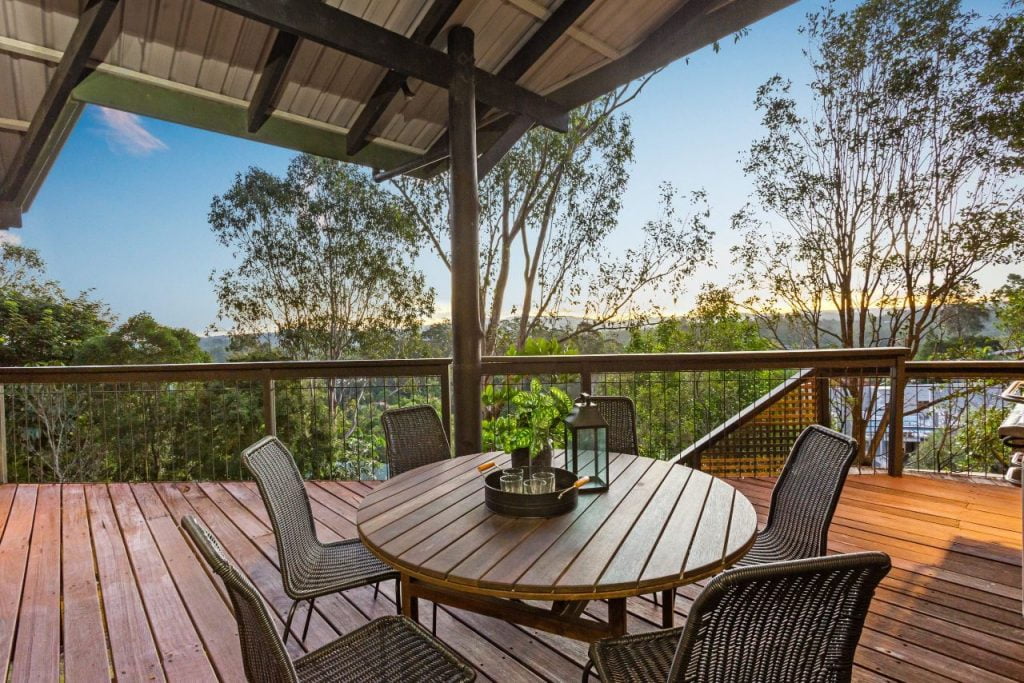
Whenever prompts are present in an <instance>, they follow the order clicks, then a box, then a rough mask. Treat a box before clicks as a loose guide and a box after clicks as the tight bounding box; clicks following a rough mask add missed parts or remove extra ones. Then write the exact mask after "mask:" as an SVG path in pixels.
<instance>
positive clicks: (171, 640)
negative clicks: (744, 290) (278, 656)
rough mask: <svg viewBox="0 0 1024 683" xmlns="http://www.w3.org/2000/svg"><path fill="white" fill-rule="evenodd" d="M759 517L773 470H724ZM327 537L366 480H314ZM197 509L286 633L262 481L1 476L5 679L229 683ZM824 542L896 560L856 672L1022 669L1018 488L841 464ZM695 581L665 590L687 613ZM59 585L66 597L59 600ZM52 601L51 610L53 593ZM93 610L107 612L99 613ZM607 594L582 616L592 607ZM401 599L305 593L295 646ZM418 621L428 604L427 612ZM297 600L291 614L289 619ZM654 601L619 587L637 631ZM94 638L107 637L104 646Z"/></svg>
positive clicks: (873, 677) (443, 629)
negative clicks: (195, 523)
mask: <svg viewBox="0 0 1024 683" xmlns="http://www.w3.org/2000/svg"><path fill="white" fill-rule="evenodd" d="M732 483H734V484H735V485H736V486H737V487H738V488H739V489H740V490H741V491H742V492H744V493H745V494H746V495H747V496H748V497H749V498H750V500H751V502H752V503H753V504H754V507H755V508H756V510H757V513H758V516H759V519H760V521H761V522H762V523H763V522H764V519H765V515H766V513H767V507H768V502H769V500H770V496H771V487H772V485H773V482H772V481H771V480H767V479H744V480H736V481H733V482H732ZM309 487H310V491H311V494H312V498H313V501H314V502H313V511H314V515H315V516H316V517H317V522H318V527H319V531H320V533H321V535H322V537H323V538H324V540H337V539H340V538H350V537H352V536H353V535H354V533H355V529H354V525H353V520H354V518H355V510H356V507H357V506H358V503H359V500H360V498H361V497H362V496H364V495H367V494H368V493H369V492H370V491H372V490H373V488H374V484H373V483H372V482H315V483H311V484H310V485H309ZM185 514H192V515H196V516H198V517H200V518H201V519H202V520H203V522H204V523H206V524H207V525H208V526H209V527H210V528H211V529H213V531H214V532H215V533H216V534H217V535H218V536H219V537H220V538H221V541H222V543H223V544H224V546H225V548H226V550H227V552H228V553H229V554H230V555H231V556H232V558H233V559H234V560H235V561H236V562H238V563H239V564H240V565H241V566H242V568H243V570H244V571H245V572H246V573H247V574H248V575H249V576H250V578H252V580H253V582H254V584H255V585H256V586H257V588H258V589H259V590H260V591H262V592H263V593H264V595H265V596H266V597H267V599H268V602H269V604H270V605H271V612H272V615H273V617H274V618H275V621H276V622H277V624H278V627H279V628H280V627H281V626H282V623H283V617H284V616H285V614H286V613H287V609H288V607H289V606H290V601H289V600H288V598H287V596H286V595H284V592H283V589H282V587H281V583H280V577H279V574H278V563H277V549H276V545H275V543H274V539H273V535H272V533H271V531H270V526H269V520H268V518H267V515H266V511H265V510H264V509H263V506H262V502H261V501H260V499H259V492H258V491H257V490H256V488H255V487H254V486H253V485H252V484H249V483H239V482H226V483H217V482H210V483H203V484H194V483H188V484H147V483H139V484H130V485H129V484H111V485H96V484H90V485H86V486H81V485H72V484H69V485H65V486H63V487H57V486H47V485H41V486H34V485H25V484H22V485H18V486H14V485H9V486H0V534H2V535H0V661H2V663H0V672H6V671H10V672H11V676H10V677H11V680H28V679H31V678H35V679H40V680H43V679H45V680H53V679H54V678H55V673H56V672H63V673H64V676H65V679H66V680H68V681H72V682H74V681H79V680H81V681H93V680H98V679H102V678H106V677H109V676H111V675H112V674H114V673H117V674H118V675H119V676H120V677H121V678H122V679H124V680H129V679H131V680H160V679H162V678H164V677H166V678H168V679H172V680H173V679H178V680H182V679H186V678H187V679H188V680H198V681H203V680H215V679H216V678H218V677H219V678H220V679H222V680H238V679H240V678H241V676H242V669H241V666H242V665H241V659H240V655H239V652H238V643H237V631H236V628H235V625H234V622H233V620H231V618H230V608H229V607H228V604H227V601H226V599H225V596H224V593H223V589H222V587H221V586H220V585H219V583H218V582H216V581H214V580H213V579H211V577H210V575H209V574H208V573H207V572H206V571H205V569H204V568H203V566H202V565H201V564H200V563H199V561H198V560H197V558H196V557H195V555H194V554H193V553H192V551H191V549H190V546H189V544H188V542H187V541H186V540H185V538H184V537H183V536H182V534H181V531H180V529H178V527H177V520H179V519H180V517H181V516H182V515H185ZM829 546H830V550H831V551H832V552H847V551H854V550H866V549H881V550H885V551H886V552H888V553H890V555H891V556H892V558H893V564H894V569H893V571H892V572H891V574H890V575H889V576H888V577H887V578H886V579H885V581H884V582H883V584H882V586H881V588H880V589H879V591H878V593H877V595H876V598H875V601H874V603H873V604H872V610H871V615H870V617H869V619H868V621H867V625H866V628H865V632H864V637H863V638H862V640H861V646H860V648H859V649H858V652H857V657H856V665H857V666H856V673H855V678H856V679H857V680H862V681H878V680H972V681H977V682H981V681H1008V680H1024V659H1022V658H1021V657H1018V656H1016V654H1015V653H1019V652H1022V651H1024V617H1022V616H1021V603H1020V598H1021V581H1020V580H1021V569H1020V552H1021V535H1020V498H1019V492H1018V491H1016V490H1014V489H1008V488H1003V487H998V486H993V485H991V484H981V483H964V482H958V481H950V480H945V479H932V478H925V477H919V476H906V477H903V478H902V479H893V478H890V477H886V476H883V475H859V476H858V475H853V476H851V477H850V478H849V481H848V484H847V489H846V491H845V492H844V495H843V499H842V501H841V502H840V505H839V507H838V509H837V512H836V517H835V521H834V523H833V527H832V533H831V536H830V544H829ZM704 583H706V582H701V583H700V584H697V585H691V586H684V587H682V588H680V590H679V591H678V599H677V601H676V613H677V623H682V621H683V619H685V617H686V614H687V612H688V611H689V608H690V605H691V604H692V601H693V599H694V598H695V597H696V596H697V595H698V594H699V593H700V590H701V585H703V584H704ZM58 598H59V599H60V601H59V602H58ZM61 605H63V610H61V609H60V606H61ZM101 607H102V609H101ZM604 609H605V605H604V604H603V603H592V604H591V605H590V607H589V608H588V610H587V614H588V615H590V616H594V617H600V616H601V615H602V614H603V612H604ZM394 612H395V603H394V585H393V584H386V585H383V586H381V592H380V596H379V597H378V598H376V599H374V595H373V589H372V588H368V587H367V588H359V589H354V590H351V591H347V592H345V593H343V594H340V595H335V596H330V597H328V598H323V599H320V600H318V601H317V604H316V611H315V613H314V616H313V623H312V626H311V627H310V635H309V639H308V641H307V643H305V646H304V647H303V646H300V645H299V644H298V643H296V641H295V640H294V639H292V640H290V642H289V644H288V645H289V651H290V652H291V654H292V656H298V655H300V654H301V653H302V652H303V651H306V650H308V649H312V648H314V647H317V646H319V645H321V644H323V643H325V642H328V641H329V640H331V639H332V638H334V637H336V636H337V635H338V634H339V633H344V632H347V631H349V630H351V629H354V628H357V627H358V626H360V625H362V624H364V623H366V622H367V621H368V620H369V619H372V618H375V617H378V616H382V615H385V614H393V613H394ZM421 615H422V619H423V622H424V624H425V625H427V626H429V625H430V620H431V610H430V609H429V608H427V609H421ZM304 618H305V608H300V609H299V611H298V614H297V615H296V620H295V621H296V625H297V626H295V627H293V628H295V630H296V631H299V630H301V623H302V621H303V620H304ZM660 619H661V608H660V607H658V606H656V605H655V604H654V603H653V601H652V600H651V599H650V597H649V596H644V597H641V598H635V599H631V600H630V601H629V605H628V623H629V628H630V630H631V631H646V630H651V629H654V628H656V627H657V624H658V623H660ZM438 633H439V634H440V636H441V637H442V638H443V639H444V640H445V641H446V642H448V643H449V644H450V645H451V646H452V647H454V648H455V649H456V650H458V651H459V652H461V653H462V654H463V655H464V656H465V657H466V659H467V660H469V661H470V662H471V663H472V664H473V665H474V666H475V667H477V669H478V670H479V672H480V677H479V680H482V681H487V680H501V681H574V680H579V675H580V672H581V669H582V665H583V664H584V662H585V659H586V650H587V648H586V646H585V645H584V644H582V643H578V642H575V641H571V640H567V639H565V638H561V637H558V636H553V635H550V634H545V633H540V632H538V631H535V630H532V629H529V628H524V627H520V626H516V625H512V624H507V623H504V622H499V621H496V620H494V619H491V618H489V617H484V616H480V615H477V614H471V613H468V612H463V611H460V610H455V609H448V608H442V609H441V611H440V616H439V618H438ZM100 643H102V646H100Z"/></svg>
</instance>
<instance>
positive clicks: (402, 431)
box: [380, 406, 452, 634]
mask: <svg viewBox="0 0 1024 683" xmlns="http://www.w3.org/2000/svg"><path fill="white" fill-rule="evenodd" d="M380 422H381V424H382V425H383V426H384V443H385V446H386V452H387V459H388V476H390V477H394V476H397V475H399V474H402V473H403V472H408V471H409V470H414V469H416V468H417V467H422V466H423V465H429V464H431V463H434V462H440V461H442V460H448V459H449V458H451V457H452V449H451V446H450V445H449V444H448V436H447V435H446V434H445V433H444V427H443V426H442V425H441V418H439V417H438V416H437V411H435V410H434V409H433V408H432V407H431V406H409V407H407V408H392V409H391V410H385V411H384V413H383V414H382V415H381V416H380ZM430 630H431V631H432V632H433V633H435V634H436V633H437V603H436V602H435V603H434V606H433V618H432V619H431V622H430Z"/></svg>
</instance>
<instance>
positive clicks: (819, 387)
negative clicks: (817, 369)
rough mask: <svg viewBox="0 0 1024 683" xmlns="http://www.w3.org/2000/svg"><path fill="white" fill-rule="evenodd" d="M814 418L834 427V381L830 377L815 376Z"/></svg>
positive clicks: (829, 426)
mask: <svg viewBox="0 0 1024 683" xmlns="http://www.w3.org/2000/svg"><path fill="white" fill-rule="evenodd" d="M813 381H814V420H815V422H817V423H818V424H819V425H821V426H822V427H826V428H828V429H831V428H832V383H831V381H830V380H829V378H828V377H815V378H814V380H813Z"/></svg>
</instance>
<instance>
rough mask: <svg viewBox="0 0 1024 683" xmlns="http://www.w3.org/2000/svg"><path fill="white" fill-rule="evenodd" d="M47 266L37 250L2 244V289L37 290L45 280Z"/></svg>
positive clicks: (0, 269)
mask: <svg viewBox="0 0 1024 683" xmlns="http://www.w3.org/2000/svg"><path fill="white" fill-rule="evenodd" d="M45 269H46V264H45V263H44V262H43V259H42V257H41V256H40V255H39V252H38V251H37V250H35V249H30V248H28V247H23V246H21V245H19V244H10V243H8V242H3V243H0V289H10V288H12V287H13V288H17V289H20V290H28V289H35V288H37V287H39V286H40V285H41V284H42V282H43V280H42V277H43V272H44V270H45Z"/></svg>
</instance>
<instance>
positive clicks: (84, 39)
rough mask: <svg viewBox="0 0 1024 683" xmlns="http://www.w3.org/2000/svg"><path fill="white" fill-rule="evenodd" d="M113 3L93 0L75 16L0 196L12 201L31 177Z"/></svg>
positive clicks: (84, 67)
mask: <svg viewBox="0 0 1024 683" xmlns="http://www.w3.org/2000/svg"><path fill="white" fill-rule="evenodd" d="M116 7H117V0H93V1H92V2H91V3H90V4H88V5H86V7H85V10H83V12H82V14H81V16H80V17H79V18H78V24H77V25H76V26H75V30H74V32H73V33H72V34H71V40H69V41H68V46H67V48H65V50H64V56H63V57H62V58H61V60H60V63H59V64H57V69H56V72H55V73H54V74H53V77H52V78H51V79H50V83H49V85H47V87H46V92H45V93H44V94H43V99H42V101H41V102H40V103H39V107H38V108H37V109H36V112H35V115H34V116H33V117H32V123H31V125H30V126H29V129H28V132H27V133H25V137H24V139H22V141H21V144H20V145H19V146H18V150H17V151H16V152H15V153H14V158H13V159H11V163H10V166H9V167H8V169H7V175H6V176H5V177H4V182H3V186H2V187H0V199H2V200H7V201H12V200H14V198H15V197H17V196H18V195H19V194H21V190H22V186H23V184H24V183H25V181H26V180H27V179H28V178H29V177H30V175H31V170H32V167H33V166H35V165H36V163H37V161H38V158H39V154H40V152H41V151H42V149H43V148H44V147H45V145H46V142H47V140H48V139H49V137H50V134H51V133H52V132H53V130H54V128H55V127H56V124H57V122H58V121H59V119H60V117H61V112H62V111H63V110H64V107H65V105H67V103H68V98H69V97H70V96H71V91H72V90H73V89H74V87H75V86H76V85H78V82H79V81H80V80H81V79H82V76H83V75H85V72H86V62H87V61H88V60H89V58H90V57H91V56H92V51H93V50H94V49H95V47H96V44H97V43H98V42H99V40H100V38H101V37H102V36H103V30H104V29H105V28H106V27H107V23H108V22H109V21H110V17H111V16H112V15H113V14H114V9H115V8H116Z"/></svg>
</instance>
